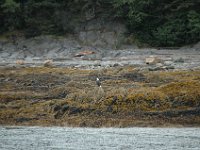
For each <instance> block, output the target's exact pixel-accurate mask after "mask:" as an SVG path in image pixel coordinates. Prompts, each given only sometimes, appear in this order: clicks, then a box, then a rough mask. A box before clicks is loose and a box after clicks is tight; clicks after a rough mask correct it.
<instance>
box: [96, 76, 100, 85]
mask: <svg viewBox="0 0 200 150" xmlns="http://www.w3.org/2000/svg"><path fill="white" fill-rule="evenodd" d="M96 84H97V86H98V87H101V81H100V80H99V78H97V79H96Z"/></svg>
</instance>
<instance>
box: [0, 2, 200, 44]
mask: <svg viewBox="0 0 200 150" xmlns="http://www.w3.org/2000/svg"><path fill="white" fill-rule="evenodd" d="M0 7H1V9H0V20H1V22H0V32H1V33H3V32H6V31H13V30H23V31H25V34H26V36H27V37H31V36H36V35H40V34H65V33H73V32H74V29H75V27H76V26H77V25H78V24H80V23H83V22H85V21H87V20H88V19H91V18H99V17H100V18H104V19H120V20H123V21H124V22H125V23H126V24H127V27H128V29H129V33H128V34H129V35H133V37H134V39H135V38H136V39H137V40H139V41H141V42H145V43H148V44H150V45H154V46H180V45H184V44H191V43H195V42H198V41H199V40H200V10H199V7H200V2H199V1H197V0H163V1H159V0H68V1H64V0H41V1H38V0H2V1H0ZM113 14H115V15H113ZM91 16H92V17H91ZM131 37H132V36H131Z"/></svg>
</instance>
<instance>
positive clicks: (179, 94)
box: [0, 66, 200, 127]
mask: <svg viewBox="0 0 200 150" xmlns="http://www.w3.org/2000/svg"><path fill="white" fill-rule="evenodd" d="M96 77H99V78H100V79H101V80H102V88H99V87H97V86H96V83H95V80H96ZM0 124H7V125H44V126H51V125H59V126H91V127H103V126H106V127H110V126H114V127H130V126H170V125H174V126H175V125H185V126H190V125H191V126H200V70H193V71H155V72H149V71H139V70H138V69H137V68H135V67H134V66H127V67H113V68H110V69H100V70H82V69H77V68H53V67H51V68H48V67H33V68H31V67H30V68H23V67H21V68H1V69H0Z"/></svg>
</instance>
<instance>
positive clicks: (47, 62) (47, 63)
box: [44, 59, 53, 67]
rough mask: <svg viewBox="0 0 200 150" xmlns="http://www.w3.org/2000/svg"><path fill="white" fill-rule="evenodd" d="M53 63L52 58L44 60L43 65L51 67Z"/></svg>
mask: <svg viewBox="0 0 200 150" xmlns="http://www.w3.org/2000/svg"><path fill="white" fill-rule="evenodd" d="M52 65H53V60H50V59H48V60H45V61H44V67H51V66H52Z"/></svg>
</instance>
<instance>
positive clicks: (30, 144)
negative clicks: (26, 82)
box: [0, 127, 200, 150]
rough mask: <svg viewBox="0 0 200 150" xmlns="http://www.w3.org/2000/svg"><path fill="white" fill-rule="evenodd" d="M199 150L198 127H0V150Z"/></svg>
mask: <svg viewBox="0 0 200 150" xmlns="http://www.w3.org/2000/svg"><path fill="white" fill-rule="evenodd" d="M66 149H70V150H79V149H83V150H95V149H102V150H105V149H108V150H112V149H113V150H114V149H117V150H118V149H121V150H126V149H142V150H150V149H152V150H161V149H166V150H172V149H178V150H186V149H188V150H190V149H192V150H200V128H125V129H123V128H120V129H118V128H100V129H94V128H63V127H45V128H44V127H0V150H66Z"/></svg>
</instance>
